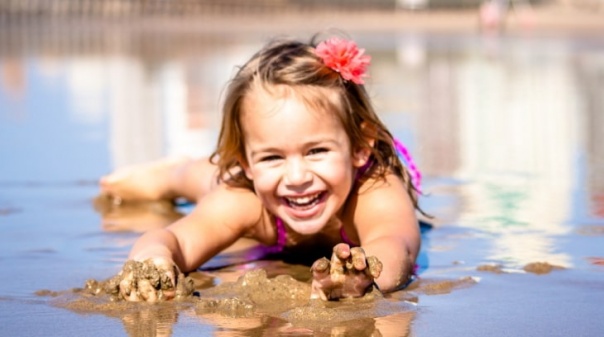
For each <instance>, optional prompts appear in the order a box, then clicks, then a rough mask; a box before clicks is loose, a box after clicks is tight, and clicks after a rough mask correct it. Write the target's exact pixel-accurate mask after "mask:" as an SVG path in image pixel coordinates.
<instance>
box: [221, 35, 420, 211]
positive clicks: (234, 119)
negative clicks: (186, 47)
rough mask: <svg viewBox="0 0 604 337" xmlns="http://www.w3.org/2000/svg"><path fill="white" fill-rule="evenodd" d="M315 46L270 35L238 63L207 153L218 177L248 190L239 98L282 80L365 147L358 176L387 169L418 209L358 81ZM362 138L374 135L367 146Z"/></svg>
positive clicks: (388, 139)
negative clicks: (365, 163)
mask: <svg viewBox="0 0 604 337" xmlns="http://www.w3.org/2000/svg"><path fill="white" fill-rule="evenodd" d="M316 45H317V37H316V36H315V37H313V39H311V41H310V43H303V42H299V41H296V40H290V39H284V40H276V41H273V42H270V43H269V44H267V45H266V46H265V47H264V48H262V49H261V50H260V51H259V52H257V53H256V54H255V55H253V56H252V58H251V59H250V60H249V61H248V62H247V63H245V64H244V65H243V66H242V67H240V68H239V70H238V71H237V73H236V75H235V76H234V77H233V78H232V80H231V81H230V82H229V84H228V87H227V90H226V94H225V98H224V106H223V109H222V114H223V115H222V124H221V129H220V134H219V137H218V143H217V147H216V150H215V152H214V153H213V154H212V155H211V157H210V160H211V161H212V162H213V163H214V164H216V165H217V166H218V169H219V174H218V179H219V180H220V181H221V182H224V183H226V184H228V185H230V186H237V187H245V188H249V189H251V190H253V182H252V181H251V180H250V179H248V178H247V177H246V175H245V174H244V173H243V170H241V165H242V164H246V158H245V148H244V144H245V138H244V132H243V131H244V130H243V125H242V123H241V121H242V113H243V106H244V99H245V97H246V95H249V94H251V93H253V91H254V89H255V88H256V86H257V85H261V86H262V87H263V88H269V89H270V87H275V86H279V85H284V86H288V87H290V88H292V89H293V91H294V92H295V93H296V95H297V97H301V98H302V99H303V101H304V102H305V104H307V106H309V107H312V108H319V109H325V108H329V110H324V111H337V112H338V118H339V119H340V121H341V123H342V125H343V127H344V129H345V131H346V133H347V135H348V138H349V140H350V144H351V150H352V151H354V150H355V149H361V148H368V149H370V150H371V159H370V160H371V163H372V164H371V166H370V167H369V168H368V169H367V170H366V171H365V172H364V174H363V178H362V179H367V178H369V177H371V178H378V179H379V178H381V179H384V178H385V176H386V174H388V173H390V172H393V173H394V174H396V175H397V176H399V177H400V178H401V179H403V181H404V182H405V183H406V185H407V192H408V194H409V196H410V197H411V200H412V201H413V205H414V207H415V208H417V209H419V207H418V200H417V190H416V189H415V187H414V186H413V183H412V180H411V178H410V175H409V172H408V171H407V169H406V168H405V167H404V166H403V164H402V163H401V160H400V158H399V157H398V155H397V152H396V149H395V148H394V145H393V137H392V134H391V133H390V132H389V131H388V129H387V128H386V126H385V125H384V124H383V123H382V121H381V120H380V119H379V117H378V115H377V114H376V112H375V110H374V108H373V106H372V104H371V100H370V99H369V96H368V94H367V92H366V90H365V88H364V86H363V85H359V84H356V83H353V82H352V81H346V80H344V79H342V77H341V76H340V74H339V73H338V72H336V71H334V70H332V69H331V68H329V67H327V66H326V65H325V64H324V63H323V61H322V60H321V58H319V57H318V56H317V55H316V54H315V47H316ZM322 89H328V90H332V91H333V92H335V93H336V94H337V97H338V98H339V99H338V100H339V102H337V103H336V104H334V102H332V100H330V99H329V98H328V96H329V95H328V94H327V92H326V91H324V90H322ZM334 108H335V109H334ZM368 139H372V140H374V144H373V146H371V144H370V143H369V142H368V141H367V140H368ZM420 211H421V210H420ZM422 213H423V212H422Z"/></svg>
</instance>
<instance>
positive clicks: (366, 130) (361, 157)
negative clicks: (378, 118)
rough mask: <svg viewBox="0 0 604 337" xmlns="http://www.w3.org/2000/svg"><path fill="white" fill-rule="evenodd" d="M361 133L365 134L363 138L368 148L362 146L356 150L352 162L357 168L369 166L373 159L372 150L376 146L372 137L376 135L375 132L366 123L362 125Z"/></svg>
mask: <svg viewBox="0 0 604 337" xmlns="http://www.w3.org/2000/svg"><path fill="white" fill-rule="evenodd" d="M361 131H362V132H363V135H364V136H363V138H364V139H365V143H366V144H367V146H360V147H358V148H356V149H355V150H354V153H353V155H352V160H353V165H354V166H355V167H363V166H364V165H365V164H367V162H368V161H369V158H370V157H371V149H373V146H374V145H375V138H374V137H372V136H371V135H372V134H374V132H373V131H374V130H372V129H371V127H370V126H369V125H368V124H367V123H366V122H363V123H361Z"/></svg>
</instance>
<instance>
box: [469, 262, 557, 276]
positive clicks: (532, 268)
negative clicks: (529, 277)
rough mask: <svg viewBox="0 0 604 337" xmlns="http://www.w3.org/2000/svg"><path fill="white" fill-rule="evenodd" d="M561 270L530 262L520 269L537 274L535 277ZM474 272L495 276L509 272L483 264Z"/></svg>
mask: <svg viewBox="0 0 604 337" xmlns="http://www.w3.org/2000/svg"><path fill="white" fill-rule="evenodd" d="M562 269H564V267H561V266H556V265H553V264H550V263H548V262H531V263H527V264H526V265H525V266H524V267H522V270H524V271H525V272H527V273H532V274H537V275H544V274H549V273H551V272H552V271H553V270H562ZM476 270H478V271H483V272H490V273H495V274H504V273H509V272H510V271H509V270H506V269H505V268H504V267H503V266H502V265H500V264H484V265H480V266H478V267H476Z"/></svg>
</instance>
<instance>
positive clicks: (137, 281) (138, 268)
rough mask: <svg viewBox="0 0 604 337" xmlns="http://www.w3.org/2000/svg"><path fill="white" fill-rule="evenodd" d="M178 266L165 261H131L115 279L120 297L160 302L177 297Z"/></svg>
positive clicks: (130, 299) (129, 299) (136, 300)
mask: <svg viewBox="0 0 604 337" xmlns="http://www.w3.org/2000/svg"><path fill="white" fill-rule="evenodd" d="M178 274H179V273H178V270H177V268H176V266H175V265H174V264H173V263H172V262H170V261H167V260H164V259H148V260H145V261H142V262H141V261H134V260H129V261H127V262H126V263H125V264H124V267H123V268H122V271H120V273H119V274H118V275H117V276H116V277H114V279H113V284H114V286H115V287H116V288H117V289H116V290H117V292H118V294H119V296H120V297H121V298H123V299H125V300H127V301H131V302H139V301H147V302H158V301H163V300H169V299H172V298H174V297H175V296H176V291H177V290H176V275H178Z"/></svg>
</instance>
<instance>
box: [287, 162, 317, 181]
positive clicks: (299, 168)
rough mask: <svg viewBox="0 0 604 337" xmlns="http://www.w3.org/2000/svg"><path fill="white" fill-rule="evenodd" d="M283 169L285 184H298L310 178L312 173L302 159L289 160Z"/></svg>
mask: <svg viewBox="0 0 604 337" xmlns="http://www.w3.org/2000/svg"><path fill="white" fill-rule="evenodd" d="M285 170H286V172H285V183H286V184H287V185H294V186H299V185H303V184H305V183H307V182H309V181H310V180H311V179H312V174H311V173H310V171H309V170H308V167H307V166H306V163H305V162H304V160H297V159H295V160H289V161H288V162H287V164H286V166H285Z"/></svg>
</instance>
